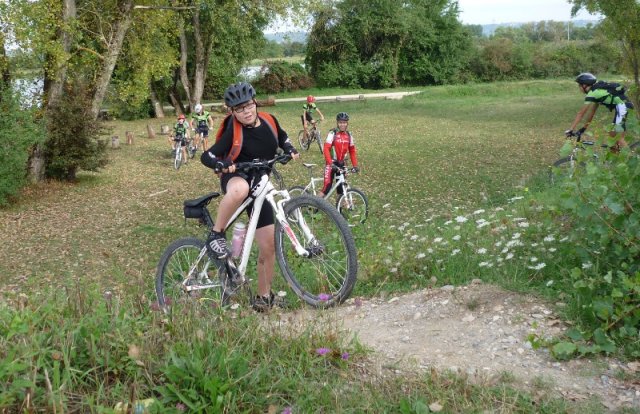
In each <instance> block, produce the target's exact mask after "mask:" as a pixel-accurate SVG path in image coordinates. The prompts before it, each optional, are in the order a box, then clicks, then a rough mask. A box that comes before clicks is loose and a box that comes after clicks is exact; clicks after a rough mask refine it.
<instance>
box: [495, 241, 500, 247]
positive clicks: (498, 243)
mask: <svg viewBox="0 0 640 414" xmlns="http://www.w3.org/2000/svg"><path fill="white" fill-rule="evenodd" d="M494 246H496V247H500V246H502V241H500V240H498V241H497V242H495V244H494Z"/></svg>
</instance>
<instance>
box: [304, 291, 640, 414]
mask: <svg viewBox="0 0 640 414" xmlns="http://www.w3.org/2000/svg"><path fill="white" fill-rule="evenodd" d="M551 309H552V306H551V305H549V304H544V303H541V301H540V299H539V298H535V297H532V296H525V295H520V294H517V293H513V292H508V291H505V290H502V289H500V288H497V287H495V286H489V285H484V284H481V283H476V284H472V285H469V286H463V287H453V286H445V287H442V288H436V289H424V290H420V291H417V292H412V293H409V294H405V295H400V296H394V297H389V298H371V299H359V298H357V299H350V300H349V301H348V302H347V304H345V305H343V306H341V307H339V308H337V309H335V310H330V311H327V317H328V318H331V319H332V320H334V321H335V322H336V323H338V325H339V328H340V329H344V330H346V331H348V332H351V333H352V334H353V335H356V336H357V337H358V338H359V340H360V342H361V343H363V344H365V345H366V346H368V347H370V348H372V349H373V350H374V351H375V353H376V355H377V356H379V359H380V361H379V363H380V366H381V367H384V366H386V367H394V366H402V367H406V366H407V364H410V366H412V367H414V368H416V369H431V368H432V367H435V368H437V369H439V370H453V371H456V372H463V373H467V374H470V376H477V377H478V378H482V379H483V380H486V379H487V378H495V377H499V376H505V375H509V376H510V378H512V379H513V383H514V385H515V386H521V387H523V388H526V389H532V388H536V389H543V390H545V392H555V393H557V394H559V395H562V396H564V397H565V398H568V399H571V400H578V401H579V400H586V399H589V398H592V397H598V398H599V399H600V401H601V402H602V403H603V404H604V406H605V407H606V408H607V409H609V410H616V409H618V408H620V407H636V408H639V407H640V384H638V383H633V382H629V381H626V382H625V381H621V380H619V379H617V378H616V377H618V378H619V377H620V376H619V375H617V373H619V372H623V371H627V372H635V371H637V370H638V369H640V364H638V363H629V364H626V363H621V362H619V361H616V360H613V359H605V358H598V359H596V360H587V359H582V360H572V361H567V362H559V361H556V360H555V359H554V358H553V357H552V356H551V355H550V354H549V351H548V350H547V349H544V348H538V349H534V346H532V343H531V342H530V341H529V339H530V337H531V335H536V336H537V337H551V336H556V335H558V334H560V333H561V332H562V331H563V330H565V329H566V326H564V324H563V323H562V322H561V321H560V320H559V319H558V318H557V317H556V316H555V315H554V312H553V311H552V310H551ZM296 315H297V316H296V318H295V319H297V320H298V322H300V321H301V320H304V319H305V318H307V317H314V318H317V317H318V315H317V312H316V311H310V312H303V313H297V314H296ZM298 318H301V319H298ZM382 371H384V369H382Z"/></svg>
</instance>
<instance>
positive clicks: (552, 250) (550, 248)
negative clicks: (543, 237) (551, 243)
mask: <svg viewBox="0 0 640 414" xmlns="http://www.w3.org/2000/svg"><path fill="white" fill-rule="evenodd" d="M556 250H558V249H556V248H555V247H549V251H550V252H551V253H553V252H555V251H556Z"/></svg>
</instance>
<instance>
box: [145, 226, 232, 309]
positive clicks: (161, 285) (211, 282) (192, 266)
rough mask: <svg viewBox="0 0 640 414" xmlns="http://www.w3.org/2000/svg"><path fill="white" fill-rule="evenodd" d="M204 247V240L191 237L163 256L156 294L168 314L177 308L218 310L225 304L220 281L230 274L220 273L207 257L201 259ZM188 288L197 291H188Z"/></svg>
mask: <svg viewBox="0 0 640 414" xmlns="http://www.w3.org/2000/svg"><path fill="white" fill-rule="evenodd" d="M203 248H204V242H203V241H202V240H199V239H196V238H193V237H187V238H183V239H178V240H176V241H174V242H173V243H171V244H170V245H169V247H167V248H166V249H165V251H164V253H163V254H162V257H161V258H160V262H159V263H158V268H157V270H156V295H157V297H158V305H160V308H161V309H163V310H165V312H167V311H168V310H169V309H171V308H173V307H175V306H193V305H194V304H200V305H205V306H208V307H213V308H217V307H220V306H221V305H222V304H223V303H222V299H223V297H222V294H223V286H224V284H223V282H222V280H220V278H221V277H223V278H226V273H224V274H221V273H222V272H218V269H217V267H216V266H215V265H214V263H212V262H211V261H210V260H209V257H208V256H207V255H206V254H205V255H203V256H201V252H202V249H203ZM185 280H187V282H186V285H185V284H183V282H184V281H185ZM185 286H189V287H191V288H196V289H197V290H192V291H191V292H187V291H186V289H185Z"/></svg>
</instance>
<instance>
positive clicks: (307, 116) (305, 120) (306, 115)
mask: <svg viewBox="0 0 640 414" xmlns="http://www.w3.org/2000/svg"><path fill="white" fill-rule="evenodd" d="M302 109H303V110H304V111H303V112H302V116H301V117H300V118H302V129H304V136H305V137H307V138H308V137H309V133H308V131H307V126H308V125H309V122H313V113H314V112H315V111H317V112H318V115H320V120H321V121H324V115H322V112H321V111H320V109H318V106H317V105H316V98H314V97H313V96H312V95H309V96H307V103H306V104H304V105H302Z"/></svg>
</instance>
